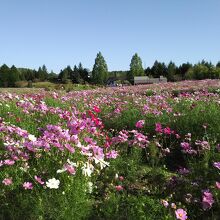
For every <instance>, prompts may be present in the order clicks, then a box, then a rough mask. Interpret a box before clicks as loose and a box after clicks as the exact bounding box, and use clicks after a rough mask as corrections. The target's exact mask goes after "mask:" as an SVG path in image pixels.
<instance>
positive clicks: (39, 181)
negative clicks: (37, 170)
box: [34, 176, 44, 185]
mask: <svg viewBox="0 0 220 220" xmlns="http://www.w3.org/2000/svg"><path fill="white" fill-rule="evenodd" d="M34 179H35V180H36V181H37V182H38V183H40V184H41V185H43V184H44V181H42V179H41V178H40V177H38V176H34Z"/></svg>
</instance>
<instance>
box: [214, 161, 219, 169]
mask: <svg viewBox="0 0 220 220" xmlns="http://www.w3.org/2000/svg"><path fill="white" fill-rule="evenodd" d="M213 166H214V167H216V168H217V169H219V170H220V162H214V163H213Z"/></svg>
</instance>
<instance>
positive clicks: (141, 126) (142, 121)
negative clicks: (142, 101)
mask: <svg viewBox="0 0 220 220" xmlns="http://www.w3.org/2000/svg"><path fill="white" fill-rule="evenodd" d="M144 123H145V121H144V120H139V121H138V122H137V123H136V124H135V126H136V128H143V127H144Z"/></svg>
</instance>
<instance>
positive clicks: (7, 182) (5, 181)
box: [2, 178, 12, 186]
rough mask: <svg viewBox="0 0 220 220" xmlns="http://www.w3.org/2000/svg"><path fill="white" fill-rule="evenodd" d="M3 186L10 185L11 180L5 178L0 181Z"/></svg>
mask: <svg viewBox="0 0 220 220" xmlns="http://www.w3.org/2000/svg"><path fill="white" fill-rule="evenodd" d="M2 183H3V184H5V185H6V186H9V185H11V184H12V178H5V179H4V180H3V181H2Z"/></svg>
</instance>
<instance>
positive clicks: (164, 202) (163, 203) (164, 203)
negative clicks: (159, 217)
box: [161, 199, 169, 208]
mask: <svg viewBox="0 0 220 220" xmlns="http://www.w3.org/2000/svg"><path fill="white" fill-rule="evenodd" d="M161 203H162V205H163V206H164V207H166V208H167V207H168V206H169V203H168V201H167V200H165V199H162V200H161Z"/></svg>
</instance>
